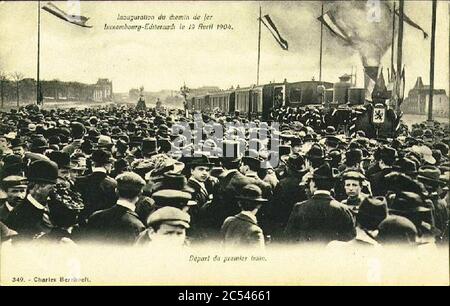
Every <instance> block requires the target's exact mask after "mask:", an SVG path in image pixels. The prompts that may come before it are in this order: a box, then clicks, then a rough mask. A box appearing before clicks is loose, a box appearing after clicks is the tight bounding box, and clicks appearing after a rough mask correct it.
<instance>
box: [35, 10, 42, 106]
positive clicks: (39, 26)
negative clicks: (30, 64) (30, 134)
mask: <svg viewBox="0 0 450 306" xmlns="http://www.w3.org/2000/svg"><path fill="white" fill-rule="evenodd" d="M40 48H41V1H38V39H37V75H36V104H37V105H39V99H40V94H39V93H40V90H41V82H40V78H39V77H40V76H39V73H40V71H39V69H40Z"/></svg>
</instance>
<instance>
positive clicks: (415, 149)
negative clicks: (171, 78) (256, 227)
mask: <svg viewBox="0 0 450 306" xmlns="http://www.w3.org/2000/svg"><path fill="white" fill-rule="evenodd" d="M310 112H312V113H314V114H316V115H317V116H320V113H318V112H317V111H315V110H310ZM201 118H202V120H201V121H198V120H194V119H193V118H190V117H189V118H187V117H185V116H184V114H183V112H181V111H176V110H174V111H170V113H167V114H161V113H158V112H156V111H155V110H154V109H148V110H136V109H132V108H125V107H113V108H108V109H106V108H100V109H89V108H86V109H83V110H75V109H70V110H62V109H52V110H40V109H38V108H36V107H33V106H29V107H25V108H21V109H19V110H11V111H10V112H2V113H1V124H0V135H2V136H1V138H3V139H4V141H3V145H2V146H0V153H1V156H2V168H1V173H0V178H1V179H4V178H6V177H10V176H12V175H19V176H20V175H22V174H24V175H25V178H26V180H27V181H29V182H43V183H53V184H55V183H57V179H58V169H72V170H79V171H80V172H81V173H83V172H84V171H86V170H89V168H91V167H94V166H103V165H107V164H112V165H113V171H115V174H116V175H117V177H116V180H117V183H118V189H121V188H122V189H129V188H136V186H140V187H139V188H141V187H143V186H145V185H146V182H148V180H149V179H150V178H151V179H152V180H153V181H154V182H156V184H155V185H154V186H153V187H152V188H153V190H152V198H153V199H154V200H155V201H157V202H159V203H162V204H163V205H162V206H172V205H173V203H180V202H183V203H184V202H185V203H187V202H188V201H189V200H191V190H189V187H187V186H186V174H187V172H186V171H187V170H188V167H186V165H189V166H190V167H195V166H207V167H209V168H212V173H213V175H214V173H217V175H219V174H220V173H221V170H220V169H221V166H222V165H223V164H224V163H233V162H241V161H242V163H243V164H244V165H247V166H248V167H250V168H251V169H258V170H266V171H267V170H268V169H272V170H280V171H278V172H277V175H279V177H281V176H282V175H283V169H284V168H287V169H288V170H289V171H294V172H297V173H300V174H302V175H305V177H310V178H312V179H315V180H334V179H338V178H339V179H341V180H342V179H354V180H359V181H365V180H366V179H367V177H366V175H365V170H367V168H368V166H369V164H370V163H372V162H373V161H374V160H382V161H384V162H385V163H386V164H388V165H392V168H393V170H395V171H396V172H394V173H391V174H389V175H388V176H387V177H386V179H387V180H388V181H389V182H390V183H391V186H392V189H393V190H394V191H395V199H394V200H391V201H390V202H389V201H388V202H389V203H388V204H389V206H390V207H389V209H390V210H392V211H397V212H405V211H422V210H424V209H427V208H426V204H425V202H424V195H426V194H427V192H429V191H430V190H429V189H430V188H433V187H442V188H445V187H446V186H447V185H448V183H449V180H450V179H449V174H450V163H449V158H448V154H449V145H450V139H449V126H448V125H444V124H439V123H437V122H436V123H435V124H434V125H433V127H429V126H428V125H426V124H425V123H421V124H414V125H412V127H411V130H410V132H409V133H404V134H401V135H399V136H398V137H396V138H395V139H382V138H380V139H369V138H367V137H366V136H365V134H364V132H363V131H358V132H356V133H355V134H353V135H348V134H346V133H344V132H343V130H342V129H339V128H336V127H333V126H328V127H326V128H325V129H318V128H317V127H316V126H315V125H314V124H310V125H308V124H305V123H302V122H299V121H288V122H282V123H281V124H280V125H279V128H277V127H278V125H275V124H273V123H271V122H262V121H259V120H254V121H253V122H252V125H247V126H245V125H239V124H238V123H242V124H245V123H248V120H247V119H246V118H240V117H238V116H228V115H223V114H220V115H206V114H202V116H201ZM227 123H234V124H235V125H234V126H228V125H227ZM225 127H227V128H225ZM224 128H225V129H224ZM187 130H189V132H190V134H186V131H187ZM218 130H221V131H223V133H222V134H220V133H219V134H217V133H215V131H218ZM186 135H188V136H191V137H186ZM254 135H258V136H256V137H254ZM260 135H264V137H260ZM189 138H190V139H189ZM69 144H75V145H74V148H73V150H71V151H63V150H62V149H63V148H64V147H66V146H67V145H69ZM17 148H23V149H24V151H25V152H24V154H23V155H20V154H18V153H15V149H17ZM360 165H363V166H360ZM128 171H132V173H134V175H132V176H130V175H127V176H121V173H128ZM215 171H216V172H215ZM418 182H420V183H421V184H423V185H424V186H425V189H424V188H423V187H422V186H421V185H419V184H418ZM2 183H3V184H8V180H5V181H3V182H2ZM428 187H430V188H428ZM427 188H428V190H427ZM57 190H59V191H58V192H57V193H55V194H52V201H54V202H63V203H65V206H66V207H68V208H70V209H73V210H81V209H82V206H80V205H78V204H76V202H79V199H78V198H77V195H76V194H73V193H70V192H69V191H68V189H67V188H65V189H64V188H62V187H61V186H59V187H58V188H57ZM241 197H242V199H249V198H252V199H255V200H257V201H264V199H263V198H261V196H260V194H258V190H257V188H255V187H254V186H249V187H248V188H245V189H244V190H243V191H242V194H241ZM386 200H389V199H384V200H383V199H379V198H376V199H375V198H374V199H371V200H370V201H369V200H368V201H369V202H367V201H366V202H363V203H362V204H361V207H360V209H359V212H360V218H362V220H363V221H362V222H365V223H368V224H369V225H368V226H369V227H373V225H371V224H370V222H372V221H370V220H369V221H364V216H365V215H370V216H375V217H376V216H379V218H380V219H381V218H382V217H383V216H384V217H383V218H382V219H385V217H386V216H385V215H386V206H384V205H383V203H386ZM160 214H162V218H164V212H160ZM371 220H372V219H371ZM185 222H189V221H188V220H185ZM375 223H377V222H375ZM378 223H379V222H378Z"/></svg>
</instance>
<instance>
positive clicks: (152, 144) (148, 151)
mask: <svg viewBox="0 0 450 306" xmlns="http://www.w3.org/2000/svg"><path fill="white" fill-rule="evenodd" d="M159 149H160V148H159V147H158V142H157V140H156V138H145V139H143V140H142V153H143V154H145V155H155V154H158V152H159Z"/></svg>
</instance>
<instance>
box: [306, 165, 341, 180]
mask: <svg viewBox="0 0 450 306" xmlns="http://www.w3.org/2000/svg"><path fill="white" fill-rule="evenodd" d="M336 170H337V169H334V168H333V169H332V168H331V166H330V164H329V163H323V164H322V165H321V166H320V167H319V168H317V169H316V170H314V172H313V176H312V178H313V179H314V180H333V179H336V177H337V171H336Z"/></svg>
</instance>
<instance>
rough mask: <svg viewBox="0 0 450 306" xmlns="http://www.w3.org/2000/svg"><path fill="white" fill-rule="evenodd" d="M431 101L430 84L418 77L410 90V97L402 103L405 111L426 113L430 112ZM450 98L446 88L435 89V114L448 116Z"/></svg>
mask: <svg viewBox="0 0 450 306" xmlns="http://www.w3.org/2000/svg"><path fill="white" fill-rule="evenodd" d="M429 101H430V86H429V85H424V84H423V81H422V78H421V77H418V78H417V81H416V84H415V85H414V87H413V88H412V89H411V90H410V91H409V93H408V97H406V98H405V100H404V101H403V103H402V106H401V107H402V110H403V111H404V112H405V113H410V114H420V115H425V114H427V113H428V104H429ZM449 106H450V104H449V99H448V96H447V93H446V92H445V89H434V91H433V115H438V116H448V114H449Z"/></svg>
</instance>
